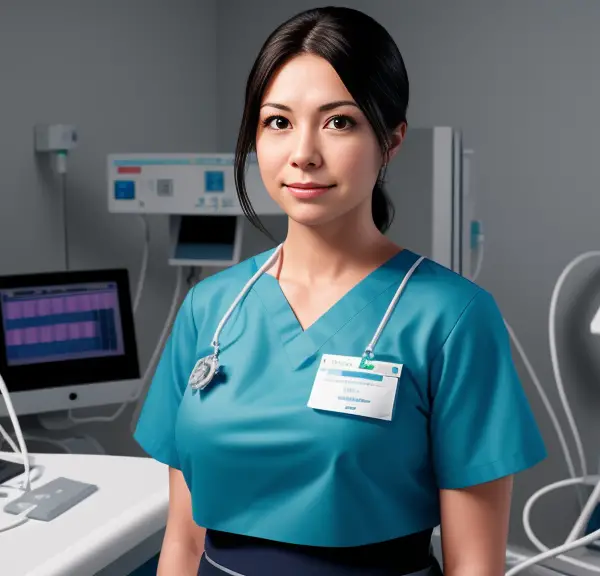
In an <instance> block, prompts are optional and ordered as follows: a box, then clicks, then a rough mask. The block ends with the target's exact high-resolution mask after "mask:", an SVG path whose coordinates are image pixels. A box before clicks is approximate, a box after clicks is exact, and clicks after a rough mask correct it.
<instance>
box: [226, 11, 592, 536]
mask: <svg viewBox="0 0 600 576" xmlns="http://www.w3.org/2000/svg"><path fill="white" fill-rule="evenodd" d="M334 4H340V3H339V2H335V3H334ZM343 4H344V5H346V6H351V7H355V8H358V9H361V10H363V11H365V12H367V13H369V14H370V15H372V16H374V17H375V18H377V19H378V20H379V21H380V22H382V23H384V24H385V26H386V27H387V28H388V30H389V31H390V33H391V34H392V35H393V36H394V38H395V40H396V42H397V43H398V45H399V47H400V49H401V51H402V53H403V55H404V57H405V60H406V65H407V68H408V72H409V77H410V80H411V90H412V94H411V105H410V111H409V122H410V123H411V124H412V125H413V126H433V125H450V126H455V127H458V128H461V129H463V131H464V135H465V139H466V142H467V145H468V147H471V148H473V149H475V150H476V156H475V171H476V173H475V182H474V186H475V188H476V194H477V199H478V206H477V211H478V215H479V217H481V219H482V220H483V221H484V224H485V235H486V259H485V264H484V268H483V271H482V274H481V276H480V281H479V283H480V284H481V285H482V286H483V287H485V288H486V289H488V290H490V291H491V292H492V293H493V294H494V295H495V297H496V299H497V301H498V303H499V304H500V307H501V309H502V311H503V312H504V315H505V317H506V319H507V320H508V321H509V322H510V323H511V325H512V326H513V328H514V329H515V330H516V333H517V335H518V336H519V338H520V340H521V341H522V344H523V346H524V347H525V349H526V351H527V352H528V354H529V357H530V360H531V362H532V363H533V366H534V367H535V369H536V371H537V373H538V376H539V377H540V379H541V381H542V383H543V385H544V387H545V389H546V391H547V393H548V395H549V396H550V399H551V400H552V401H553V403H554V405H555V406H556V408H557V410H558V407H559V404H558V398H557V394H556V392H555V390H556V388H555V386H554V383H553V382H554V381H553V376H552V369H551V363H550V357H549V346H548V330H547V326H548V319H547V316H548V307H549V302H550V297H551V293H552V289H553V286H554V283H555V281H556V279H557V278H558V276H559V274H560V272H561V270H562V268H563V266H565V265H566V264H567V262H568V261H569V260H570V259H571V258H572V257H574V256H576V255H577V254H579V253H580V252H583V251H586V250H590V249H593V248H594V247H595V248H599V247H600V246H599V244H598V215H599V214H600V193H599V184H598V183H599V182H600V162H598V155H599V152H600V145H599V144H598V134H600V114H598V103H599V102H600V76H598V74H597V71H598V55H599V54H600V34H598V27H599V26H600V3H599V2H597V1H595V0H577V1H572V2H567V1H563V0H526V1H522V0H505V1H504V2H497V1H495V0H486V1H481V0H454V1H453V2H444V1H442V0H437V1H434V0H420V1H419V2H417V1H412V2H409V1H406V0H404V1H396V2H390V1H389V0H378V1H374V0H370V1H368V2H367V1H359V0H356V1H348V2H344V3H343ZM316 5H318V4H317V3H315V2H307V1H301V0H287V1H284V0H278V1H277V2H275V1H274V0H262V1H261V0H253V1H252V2H246V1H245V0H220V1H219V4H218V6H219V34H218V40H217V42H218V64H219V65H218V70H219V72H218V74H219V76H218V78H219V84H218V86H219V133H218V138H219V146H220V147H221V149H223V150H231V149H233V146H234V144H235V138H236V131H237V127H238V123H239V120H240V117H241V106H242V102H243V90H244V85H245V79H246V75H247V73H248V71H249V70H250V67H251V65H252V62H253V59H254V57H255V56H256V54H257V52H258V50H259V49H260V46H261V44H262V42H263V41H264V40H265V39H266V37H267V35H268V34H269V33H270V32H271V31H272V29H273V28H274V27H275V26H276V25H278V24H279V23H280V22H282V21H283V20H284V19H286V18H288V17H289V16H291V15H293V14H294V13H296V12H299V11H300V10H302V9H305V8H308V7H312V6H316ZM398 208H399V209H400V210H410V206H401V207H398ZM581 268H582V272H581V273H575V274H574V275H573V277H572V279H571V280H570V282H569V283H568V286H567V287H566V288H565V293H564V297H563V298H561V313H560V314H559V320H558V321H559V330H558V331H559V334H560V337H559V349H560V350H561V352H562V354H561V362H562V368H563V375H564V378H565V383H566V386H567V390H568V394H569V399H570V400H571V401H572V408H573V411H574V413H575V415H576V417H577V419H578V422H579V424H580V427H581V432H582V436H583V442H584V446H585V447H586V453H587V457H588V459H589V462H590V465H591V466H592V467H593V470H594V471H595V470H596V469H597V463H598V458H599V455H598V452H597V447H598V441H597V440H598V434H599V433H600V428H599V425H598V412H599V411H600V386H599V385H598V382H599V381H600V362H599V361H598V356H600V354H599V353H598V351H599V350H600V342H598V341H596V342H591V341H590V338H589V337H588V336H587V335H586V330H587V326H588V322H589V319H590V314H591V311H592V310H591V308H590V306H591V304H593V303H594V302H591V300H594V299H595V298H594V294H597V295H600V282H599V281H598V276H597V275H596V276H595V279H593V280H592V281H590V279H589V275H590V272H592V271H593V270H598V269H599V263H598V262H597V261H596V262H594V263H593V264H592V263H590V264H588V265H587V266H582V267H581ZM590 282H591V283H590ZM582 298H583V299H582ZM578 302H579V304H577V303H578ZM574 303H575V304H576V305H575V304H574ZM595 303H597V299H596V302H595ZM593 354H595V355H596V358H595V359H594V357H593ZM518 367H519V370H520V373H521V374H522V376H523V383H524V386H525V389H526V392H527V394H528V396H529V398H530V400H531V403H532V405H533V408H534V410H535V413H536V415H537V418H538V421H539V424H540V426H541V429H542V433H543V435H544V437H545V440H546V443H547V447H548V450H549V452H550V457H549V458H548V459H547V460H546V461H545V462H544V463H542V464H541V465H539V466H537V467H536V468H534V469H533V470H531V471H527V472H525V473H523V474H521V475H520V476H519V477H518V479H517V483H516V490H515V495H514V507H513V517H512V527H511V539H512V540H514V541H515V542H519V543H521V544H526V543H527V541H526V539H525V536H524V533H523V531H522V529H521V514H522V509H523V505H524V502H525V500H526V498H527V497H528V495H530V494H531V493H532V492H533V491H534V490H535V489H537V488H539V487H541V486H542V485H544V484H547V483H549V482H552V481H554V480H558V479H562V478H565V477H566V476H567V474H568V473H567V469H566V466H565V463H564V461H563V457H562V454H561V452H560V449H559V445H558V441H557V437H556V434H555V432H554V431H553V428H552V427H551V424H550V420H549V418H548V416H547V415H546V413H545V411H544V409H543V406H542V404H541V402H540V400H539V398H538V396H537V393H536V392H535V389H534V387H533V385H532V384H531V382H530V381H529V379H528V377H527V374H526V372H525V370H524V369H522V364H521V362H520V361H518ZM560 416H561V422H563V423H564V422H565V419H564V418H563V417H562V414H560ZM567 438H568V439H569V440H570V434H568V433H567ZM570 445H573V443H572V442H571V443H570ZM574 513H575V500H574V494H573V492H572V490H571V489H566V490H563V491H561V492H560V493H558V495H557V496H556V497H554V496H548V497H546V499H545V500H543V501H542V502H541V505H540V506H538V509H536V510H535V511H534V514H533V521H534V527H535V530H536V531H537V533H538V534H539V536H540V537H541V539H542V541H544V542H546V543H548V544H553V543H556V544H557V543H559V542H560V540H561V538H562V539H564V538H565V537H566V534H567V533H568V531H569V529H570V526H571V523H572V521H573V519H574V517H573V514H574Z"/></svg>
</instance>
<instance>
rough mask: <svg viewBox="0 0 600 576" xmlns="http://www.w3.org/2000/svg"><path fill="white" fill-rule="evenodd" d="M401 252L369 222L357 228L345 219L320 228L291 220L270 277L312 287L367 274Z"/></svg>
mask: <svg viewBox="0 0 600 576" xmlns="http://www.w3.org/2000/svg"><path fill="white" fill-rule="evenodd" d="M400 250H401V249H400V248H399V247H398V246H396V245H395V244H393V243H392V242H391V241H390V240H389V239H388V238H386V237H385V236H384V235H383V234H382V233H381V232H380V231H379V230H378V229H377V227H376V226H375V224H374V223H373V222H372V221H371V220H369V222H368V223H367V224H364V223H363V224H362V225H360V223H359V222H350V221H348V220H347V219H345V221H344V222H331V223H328V224H326V225H323V226H319V227H310V226H305V225H302V224H298V223H297V222H294V221H293V220H290V221H289V225H288V234H287V237H286V239H285V242H284V244H283V254H282V255H280V260H279V262H278V263H277V264H276V265H275V266H273V267H272V268H271V273H272V274H274V275H278V274H277V272H278V271H279V272H280V274H281V278H286V279H289V280H293V281H294V283H298V284H303V285H306V286H310V285H313V286H314V285H315V284H322V283H323V282H329V281H335V280H338V279H340V278H341V277H343V276H345V275H347V274H351V275H354V274H357V273H358V274H361V273H368V272H369V271H371V270H372V269H374V268H376V267H378V266H380V265H381V264H383V263H384V262H385V261H387V260H388V259H389V258H391V257H392V256H394V255H395V254H397V253H398V252H399V251H400ZM281 258H282V260H281ZM280 264H281V266H280Z"/></svg>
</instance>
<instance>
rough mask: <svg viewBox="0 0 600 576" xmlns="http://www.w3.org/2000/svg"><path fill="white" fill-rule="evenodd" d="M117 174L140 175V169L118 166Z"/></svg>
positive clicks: (138, 167) (137, 167)
mask: <svg viewBox="0 0 600 576" xmlns="http://www.w3.org/2000/svg"><path fill="white" fill-rule="evenodd" d="M118 172H119V174H141V173H142V168H141V167H140V166H119V168H118Z"/></svg>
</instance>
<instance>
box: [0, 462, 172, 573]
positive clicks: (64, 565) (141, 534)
mask: <svg viewBox="0 0 600 576" xmlns="http://www.w3.org/2000/svg"><path fill="white" fill-rule="evenodd" d="M5 456H8V457H9V458H10V459H13V460H14V453H7V452H0V457H3V458H4V457H5ZM32 461H33V464H34V465H41V466H42V467H43V474H42V476H41V478H39V479H38V480H36V481H35V482H33V483H32V487H33V488H37V487H38V486H40V485H42V484H45V483H47V482H49V481H50V480H53V479H54V478H57V477H59V476H64V477H66V478H70V479H72V480H80V481H82V482H89V483H91V484H96V485H97V486H98V490H97V491H96V492H95V493H94V494H92V495H91V496H89V497H88V498H86V499H85V500H83V501H82V502H80V503H79V504H77V505H76V506H74V507H73V508H71V509H70V510H68V511H67V512H65V513H63V514H62V515H60V516H58V517H56V518H55V519H54V520H52V521H50V522H41V521H37V520H31V519H30V520H27V522H26V523H25V524H22V525H20V526H17V527H16V528H12V529H10V530H8V531H7V532H0V573H1V574H2V575H6V576H9V575H10V576H67V575H68V576H93V575H96V574H110V575H111V576H113V575H115V576H119V575H126V574H128V573H129V572H130V571H131V570H133V569H135V568H137V567H138V566H140V565H141V564H143V563H144V562H145V561H146V560H148V559H149V558H151V557H152V556H153V555H155V554H157V553H158V552H159V550H160V545H161V542H162V536H163V535H164V529H165V526H166V521H167V509H168V501H169V492H168V486H169V485H168V467H167V466H165V465H164V464H160V463H159V462H156V461H155V460H152V459H150V458H136V457H123V456H100V455H81V454H33V455H32ZM19 479H20V478H19ZM16 480H17V479H13V480H11V481H9V482H7V484H15V482H16ZM0 491H1V489H0ZM18 495H19V493H17V492H16V491H14V490H11V491H10V496H9V498H5V499H0V510H1V509H2V508H3V507H4V505H5V504H6V503H7V502H8V501H9V500H11V499H14V498H15V497H17V496H18ZM14 519H15V516H13V515H11V514H7V513H6V512H3V511H2V512H0V526H1V525H3V524H7V523H8V522H9V521H11V520H14Z"/></svg>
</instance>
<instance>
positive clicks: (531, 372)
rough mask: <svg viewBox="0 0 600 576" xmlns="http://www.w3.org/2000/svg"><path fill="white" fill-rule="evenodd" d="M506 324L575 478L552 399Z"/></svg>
mask: <svg viewBox="0 0 600 576" xmlns="http://www.w3.org/2000/svg"><path fill="white" fill-rule="evenodd" d="M504 325H505V326H506V329H507V330H508V334H509V335H510V337H511V339H512V341H513V344H514V345H515V348H516V349H517V352H518V353H519V355H520V356H521V359H522V360H523V364H524V365H525V369H526V370H527V372H528V374H529V377H530V378H531V380H532V381H533V384H534V386H535V388H536V390H537V392H538V394H539V395H540V398H541V399H542V403H543V404H544V408H546V411H547V412H548V415H549V416H550V420H551V422H552V425H553V426H554V430H555V431H556V434H557V435H558V440H559V442H560V447H561V449H562V452H563V456H564V457H565V461H566V462H567V468H568V469H569V475H570V476H571V478H575V476H576V475H577V473H576V471H575V465H574V464H573V458H572V457H571V451H570V450H569V446H568V444H567V440H566V438H565V435H564V432H563V428H562V426H561V425H560V422H559V420H558V416H557V415H556V413H555V412H554V409H553V408H552V404H551V403H550V400H549V399H548V396H547V395H546V392H544V388H543V387H542V384H541V383H540V381H539V379H538V377H537V375H536V373H535V371H534V369H533V366H532V365H531V362H530V361H529V358H528V357H527V354H526V353H525V350H524V349H523V346H521V343H520V342H519V340H518V338H517V335H516V334H515V332H514V330H513V329H512V328H511V326H510V324H509V323H508V322H507V321H506V320H505V321H504Z"/></svg>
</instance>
